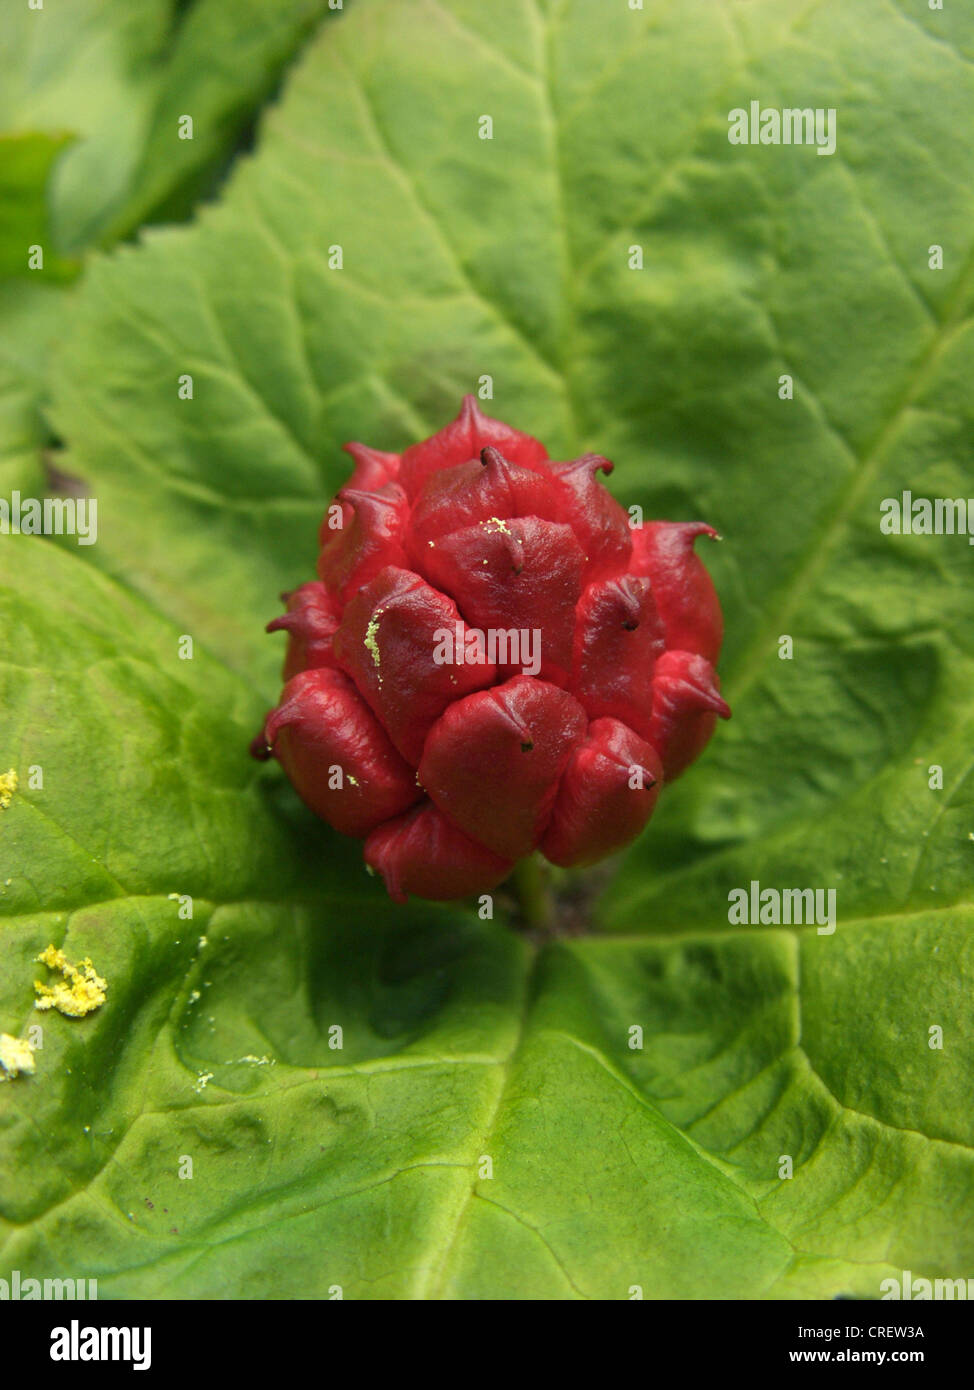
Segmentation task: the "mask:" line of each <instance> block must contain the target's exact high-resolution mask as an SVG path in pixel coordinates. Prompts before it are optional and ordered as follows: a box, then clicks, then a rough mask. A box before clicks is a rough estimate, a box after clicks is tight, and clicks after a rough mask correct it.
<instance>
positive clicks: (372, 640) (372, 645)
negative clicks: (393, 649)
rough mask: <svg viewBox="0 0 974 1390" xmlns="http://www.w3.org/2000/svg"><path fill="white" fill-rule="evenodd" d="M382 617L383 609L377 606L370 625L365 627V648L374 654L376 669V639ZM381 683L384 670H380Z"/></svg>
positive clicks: (377, 657)
mask: <svg viewBox="0 0 974 1390" xmlns="http://www.w3.org/2000/svg"><path fill="white" fill-rule="evenodd" d="M381 617H382V609H381V608H377V609H376V610H375V612H374V613H373V614H372V617H371V618H370V619H369V625H368V627H367V628H366V629H365V650H366V651H367V652H369V653H370V654H371V656H372V661H373V663H374V665H375V669H376V670H377V671H378V670H379V661H380V657H379V643H378V641H377V640H376V633H377V632H378V631H379V619H380V618H381ZM379 684H380V685H381V684H382V672H381V671H379Z"/></svg>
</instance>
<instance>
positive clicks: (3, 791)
mask: <svg viewBox="0 0 974 1390" xmlns="http://www.w3.org/2000/svg"><path fill="white" fill-rule="evenodd" d="M19 780H20V779H19V778H18V776H17V770H16V768H13V767H12V768H11V769H10V771H9V772H4V773H3V774H2V775H0V811H5V810H6V809H7V807H8V806H9V805H10V803H11V801H13V799H14V792H15V791H16V790H17V783H18V781H19Z"/></svg>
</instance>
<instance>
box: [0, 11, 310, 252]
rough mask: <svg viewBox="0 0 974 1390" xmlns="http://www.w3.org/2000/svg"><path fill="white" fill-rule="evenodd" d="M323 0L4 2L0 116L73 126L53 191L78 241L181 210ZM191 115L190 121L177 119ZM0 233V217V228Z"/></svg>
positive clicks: (60, 235)
mask: <svg viewBox="0 0 974 1390" xmlns="http://www.w3.org/2000/svg"><path fill="white" fill-rule="evenodd" d="M327 13H328V0H275V3H274V4H273V5H268V4H266V3H264V0H235V3H234V4H233V5H227V4H225V3H223V0H190V3H189V4H188V5H186V4H177V3H175V0H140V3H139V5H138V6H137V7H133V6H132V5H131V4H130V3H129V0H71V4H70V5H48V6H47V8H46V9H37V10H34V9H29V8H28V6H27V4H26V3H25V4H24V5H22V6H20V7H19V8H18V9H16V10H14V9H13V8H12V7H11V12H10V13H9V14H7V15H5V16H4V47H3V51H2V55H0V79H2V81H0V130H9V131H15V132H23V131H35V130H37V131H54V132H57V131H60V130H67V131H73V132H75V133H76V135H77V136H78V137H79V138H78V140H77V143H76V145H75V147H74V148H73V149H72V150H71V151H69V152H68V154H67V155H66V157H65V158H64V159H62V160H61V162H60V163H59V165H58V168H57V170H56V173H55V176H54V180H53V186H52V188H51V191H50V205H51V216H52V223H53V231H54V237H55V241H56V244H57V246H58V248H59V249H61V250H62V251H66V252H72V253H74V252H77V251H80V250H82V249H83V248H84V247H86V246H88V245H89V244H91V243H92V242H94V241H101V242H102V243H105V242H109V241H111V240H114V239H115V238H116V237H118V236H121V235H127V234H129V233H130V232H132V231H133V230H134V229H135V228H136V227H137V226H138V225H139V224H140V222H143V221H146V220H153V219H155V218H157V217H164V218H167V219H169V220H172V219H174V218H177V217H178V218H182V217H185V216H186V215H187V214H188V213H189V212H190V210H191V208H192V206H193V203H194V202H195V200H196V199H197V198H198V197H199V196H201V195H202V194H204V193H205V192H207V191H208V190H209V187H210V183H211V181H212V179H213V178H214V176H215V175H216V174H217V173H218V172H219V171H220V170H221V168H222V167H224V166H225V165H226V164H227V163H228V162H229V160H230V158H231V156H232V155H233V154H234V153H235V152H236V149H237V144H238V141H239V138H240V136H241V135H242V134H243V133H245V131H246V128H247V126H248V123H249V122H250V121H251V120H252V119H253V117H254V115H255V113H256V112H257V111H258V110H259V109H260V107H261V105H262V104H263V102H264V101H265V100H266V98H267V96H268V95H269V94H270V93H271V92H272V90H273V88H274V85H275V83H276V82H277V80H278V79H279V77H280V75H281V72H282V71H283V69H284V67H285V65H286V64H287V62H288V61H289V60H290V59H291V58H292V57H293V55H294V53H295V52H297V50H298V49H299V47H300V45H301V43H302V42H303V41H304V39H305V38H306V37H307V35H308V34H309V32H310V31H311V29H312V27H313V25H314V24H315V23H316V22H317V21H318V20H319V19H320V18H321V17H322V15H324V14H327ZM187 115H188V116H190V117H191V118H192V131H191V133H190V131H189V129H188V127H183V128H182V133H180V130H181V127H180V120H181V118H182V117H184V116H187ZM0 233H2V228H0Z"/></svg>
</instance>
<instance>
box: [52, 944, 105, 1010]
mask: <svg viewBox="0 0 974 1390" xmlns="http://www.w3.org/2000/svg"><path fill="white" fill-rule="evenodd" d="M36 960H37V962H38V964H40V965H46V966H47V968H48V969H49V970H56V971H59V972H60V974H61V976H62V978H61V980H59V981H58V983H57V984H55V985H45V984H42V983H41V982H40V981H39V980H35V981H34V989H35V990H36V991H37V998H36V1000H35V1001H34V1008H35V1009H40V1010H42V1011H43V1010H45V1009H57V1011H58V1013H61V1014H64V1015H65V1017H67V1018H84V1017H85V1015H86V1014H90V1013H93V1012H94V1010H95V1009H99V1008H101V1006H102V1004H104V1002H105V995H106V993H107V991H108V985H107V983H106V982H105V981H104V980H103V979H102V977H101V976H100V975H99V974H97V973H96V971H95V968H94V966H93V965H92V963H91V961H90V959H89V958H88V957H87V956H86V957H85V958H84V960H83V961H82V962H81V963H80V965H72V964H71V962H70V961H69V960H68V958H67V956H66V955H65V954H64V952H63V951H60V950H58V948H57V947H56V946H48V947H47V948H46V950H43V951H42V952H41V953H40V955H39V956H37V957H36Z"/></svg>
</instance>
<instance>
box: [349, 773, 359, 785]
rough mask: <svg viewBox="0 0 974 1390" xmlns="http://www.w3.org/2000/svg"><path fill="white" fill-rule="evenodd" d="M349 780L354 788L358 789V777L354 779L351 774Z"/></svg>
mask: <svg viewBox="0 0 974 1390" xmlns="http://www.w3.org/2000/svg"><path fill="white" fill-rule="evenodd" d="M348 780H349V783H350V784H351V785H352V786H353V787H357V786H358V778H357V777H353V776H352V774H351V773H349V774H348Z"/></svg>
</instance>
